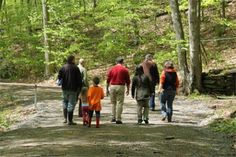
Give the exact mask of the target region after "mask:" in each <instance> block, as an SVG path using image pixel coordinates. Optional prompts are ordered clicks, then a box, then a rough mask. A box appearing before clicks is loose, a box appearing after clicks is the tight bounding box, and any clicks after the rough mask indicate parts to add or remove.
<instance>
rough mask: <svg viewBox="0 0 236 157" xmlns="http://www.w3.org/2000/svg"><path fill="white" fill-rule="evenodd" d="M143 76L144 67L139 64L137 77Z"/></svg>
mask: <svg viewBox="0 0 236 157" xmlns="http://www.w3.org/2000/svg"><path fill="white" fill-rule="evenodd" d="M142 74H144V71H143V66H142V65H140V64H139V65H137V66H136V68H135V75H142Z"/></svg>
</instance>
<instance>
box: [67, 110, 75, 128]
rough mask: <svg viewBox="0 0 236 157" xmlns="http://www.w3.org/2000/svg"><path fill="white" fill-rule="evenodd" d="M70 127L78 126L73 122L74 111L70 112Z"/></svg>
mask: <svg viewBox="0 0 236 157" xmlns="http://www.w3.org/2000/svg"><path fill="white" fill-rule="evenodd" d="M68 120H69V122H68V125H76V123H74V122H73V111H72V112H68Z"/></svg>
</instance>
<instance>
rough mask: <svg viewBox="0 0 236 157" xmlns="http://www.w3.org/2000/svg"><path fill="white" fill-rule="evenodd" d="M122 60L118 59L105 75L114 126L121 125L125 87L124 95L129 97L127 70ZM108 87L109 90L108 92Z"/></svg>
mask: <svg viewBox="0 0 236 157" xmlns="http://www.w3.org/2000/svg"><path fill="white" fill-rule="evenodd" d="M123 64H124V59H123V58H122V57H118V58H117V59H116V65H115V66H113V67H112V68H111V69H110V70H109V71H108V74H107V89H106V90H107V95H110V99H111V104H112V120H111V122H116V124H122V121H121V114H122V112H123V104H124V97H125V85H126V87H127V91H126V95H129V88H130V76H129V71H128V69H127V68H126V67H125V66H124V65H123ZM109 87H110V90H109Z"/></svg>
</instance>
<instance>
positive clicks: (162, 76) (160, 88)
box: [158, 71, 166, 93]
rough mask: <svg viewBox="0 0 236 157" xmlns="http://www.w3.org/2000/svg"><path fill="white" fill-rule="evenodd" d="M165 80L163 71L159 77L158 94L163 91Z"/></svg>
mask: <svg viewBox="0 0 236 157" xmlns="http://www.w3.org/2000/svg"><path fill="white" fill-rule="evenodd" d="M165 79H166V76H165V71H163V72H162V73H161V77H160V83H159V89H158V93H162V92H163V91H164V89H163V84H164V83H165Z"/></svg>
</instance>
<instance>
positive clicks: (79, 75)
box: [76, 67, 82, 95]
mask: <svg viewBox="0 0 236 157" xmlns="http://www.w3.org/2000/svg"><path fill="white" fill-rule="evenodd" d="M76 72H77V81H78V89H77V92H78V95H79V93H80V91H81V89H82V77H81V72H80V70H79V68H78V67H76Z"/></svg>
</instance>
